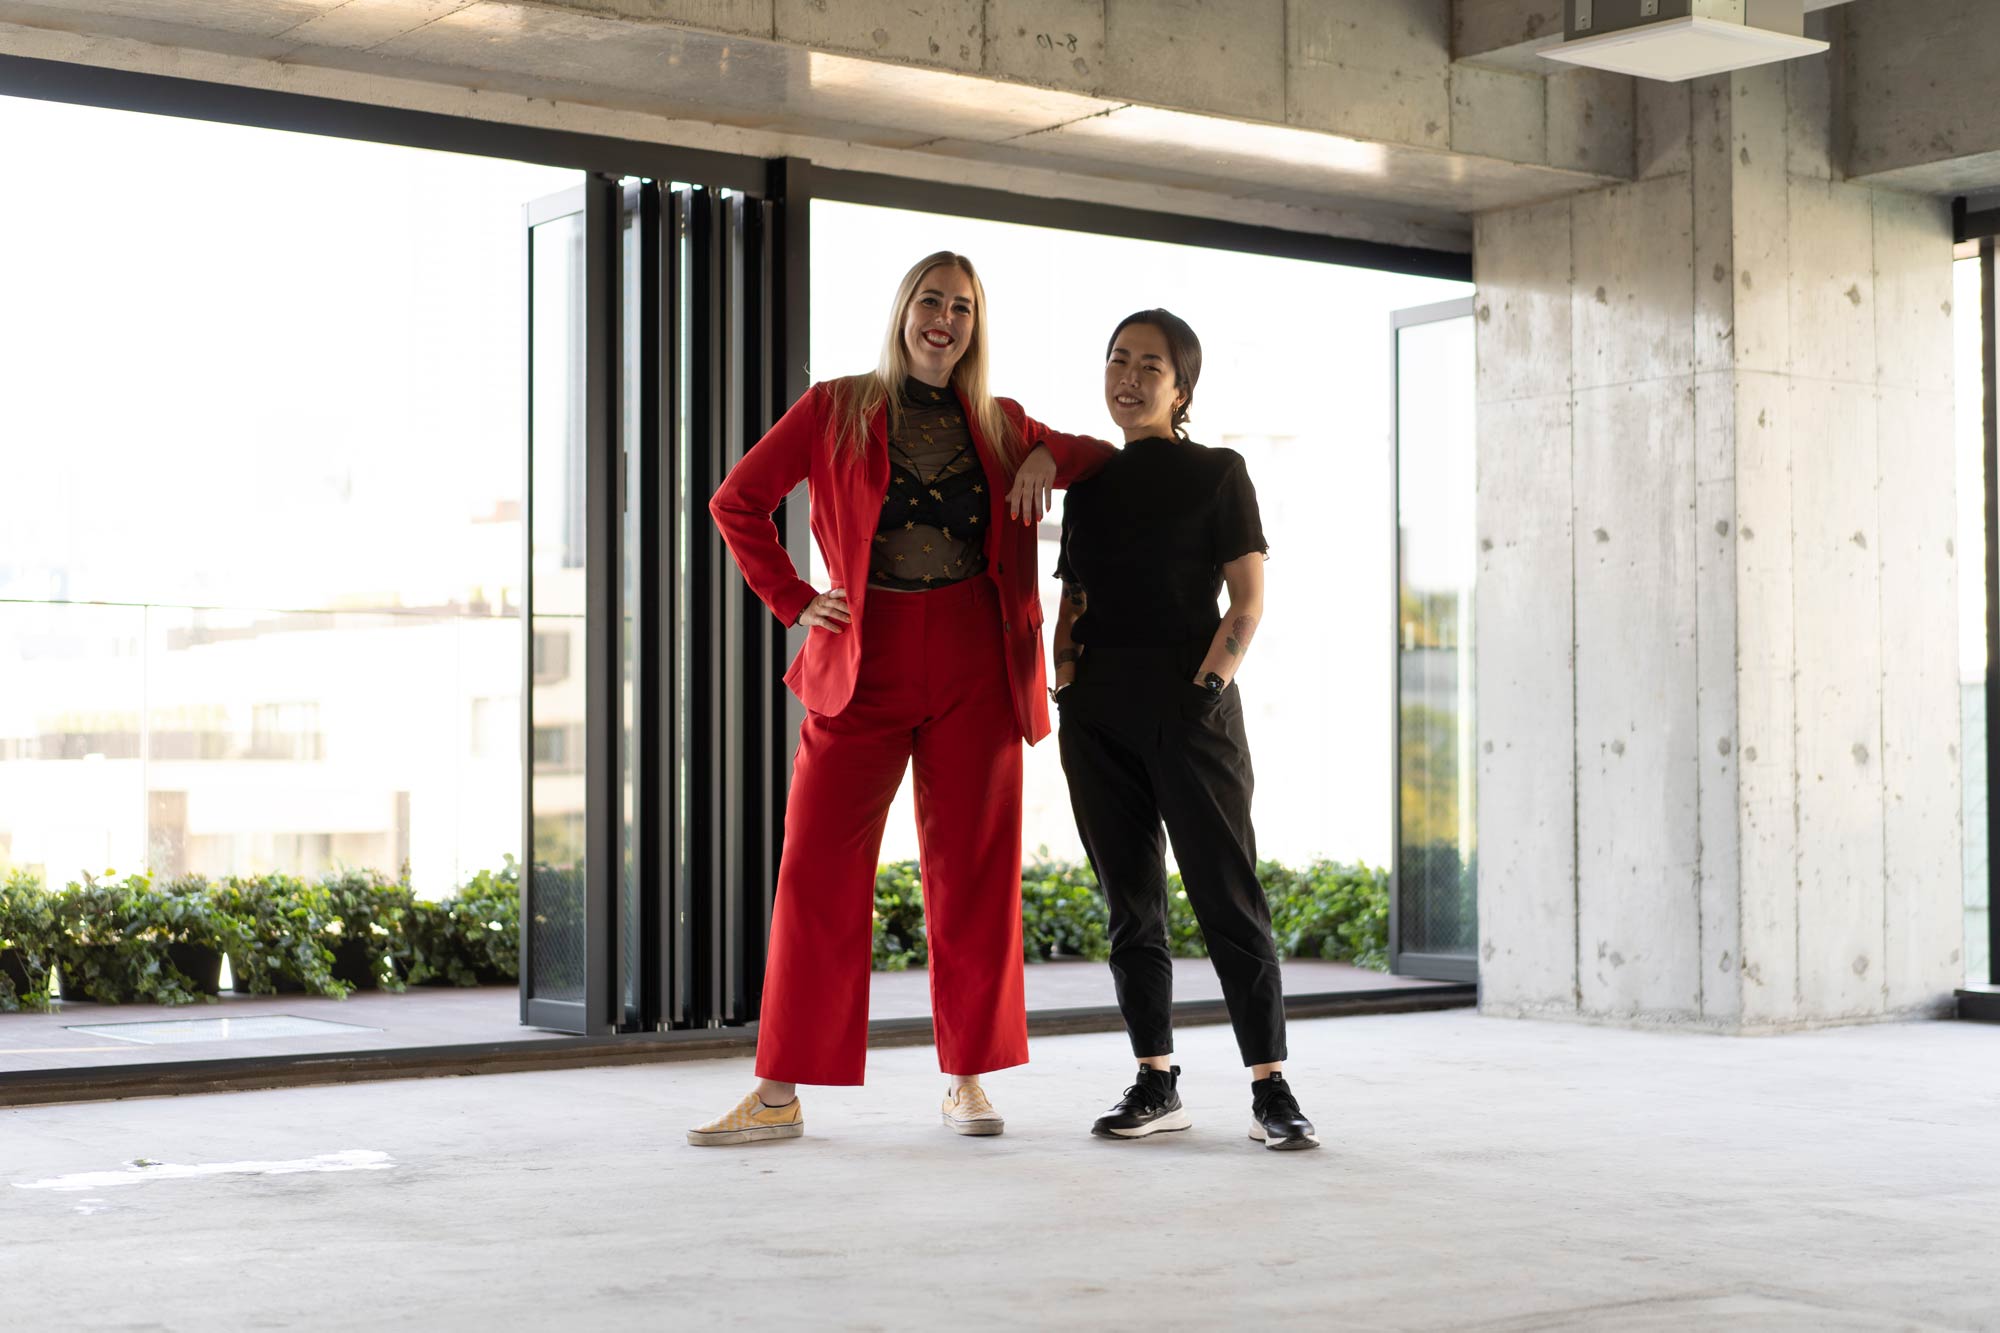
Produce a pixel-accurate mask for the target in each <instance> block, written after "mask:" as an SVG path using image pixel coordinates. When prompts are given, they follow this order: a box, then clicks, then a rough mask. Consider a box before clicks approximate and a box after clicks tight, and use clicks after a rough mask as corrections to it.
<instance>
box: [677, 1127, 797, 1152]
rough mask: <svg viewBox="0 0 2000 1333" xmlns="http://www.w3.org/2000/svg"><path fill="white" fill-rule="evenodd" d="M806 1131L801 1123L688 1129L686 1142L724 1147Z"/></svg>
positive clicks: (763, 1140)
mask: <svg viewBox="0 0 2000 1333" xmlns="http://www.w3.org/2000/svg"><path fill="white" fill-rule="evenodd" d="M805 1132H806V1127H805V1125H804V1124H803V1123H800V1124H796V1125H760V1126H758V1127H757V1128H756V1129H722V1130H700V1129H691V1130H689V1131H688V1143H689V1144H691V1145H692V1146H694V1147H696V1148H726V1147H728V1146H729V1145H730V1144H732V1143H763V1142H765V1141H767V1140H770V1139H795V1138H798V1137H799V1136H800V1135H802V1134H804V1133H805Z"/></svg>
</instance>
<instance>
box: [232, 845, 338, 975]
mask: <svg viewBox="0 0 2000 1333" xmlns="http://www.w3.org/2000/svg"><path fill="white" fill-rule="evenodd" d="M209 893H210V898H211V901H213V902H214V903H215V905H216V906H217V908H218V909H219V910H220V911H221V912H222V913H223V914H224V915H226V916H228V917H230V918H232V919H234V920H235V921H236V922H238V923H239V924H240V926H241V927H242V934H241V938H240V940H239V943H238V944H237V946H236V947H234V948H232V949H231V950H230V951H229V962H230V970H231V972H232V974H233V975H234V977H235V983H236V989H237V990H238V991H241V992H244V993H246V994H257V995H274V994H278V993H281V992H286V991H292V992H298V991H304V992H308V993H310V994H313V995H331V996H333V997H334V998H336V999H338V998H341V997H343V996H345V995H346V994H347V992H348V991H349V990H350V989H352V987H351V986H350V985H348V984H347V983H346V982H344V981H342V980H340V979H339V978H337V977H335V976H334V971H333V967H334V955H333V951H332V949H331V948H330V947H329V944H328V940H329V938H330V936H329V927H330V923H331V922H332V920H333V919H334V918H333V911H332V906H331V898H330V896H329V895H328V894H327V893H326V891H325V890H324V889H322V888H320V887H319V886H317V885H312V884H307V883H305V882H304V881H303V880H300V879H297V878H295V877H293V876H291V875H259V876H256V877H254V878H249V879H243V878H237V877H234V876H232V877H231V878H229V879H226V880H223V881H222V882H220V883H218V884H214V885H212V886H211V887H210V890H209ZM333 938H337V937H333Z"/></svg>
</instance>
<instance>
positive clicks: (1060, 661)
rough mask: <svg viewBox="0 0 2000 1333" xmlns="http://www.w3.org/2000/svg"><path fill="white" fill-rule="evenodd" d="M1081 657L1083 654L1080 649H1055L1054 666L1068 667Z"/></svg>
mask: <svg viewBox="0 0 2000 1333" xmlns="http://www.w3.org/2000/svg"><path fill="white" fill-rule="evenodd" d="M1082 656H1083V652H1082V650H1080V649H1077V648H1058V649H1056V665H1057V666H1068V665H1069V664H1070V663H1071V662H1074V661H1076V659H1077V658H1079V657H1082Z"/></svg>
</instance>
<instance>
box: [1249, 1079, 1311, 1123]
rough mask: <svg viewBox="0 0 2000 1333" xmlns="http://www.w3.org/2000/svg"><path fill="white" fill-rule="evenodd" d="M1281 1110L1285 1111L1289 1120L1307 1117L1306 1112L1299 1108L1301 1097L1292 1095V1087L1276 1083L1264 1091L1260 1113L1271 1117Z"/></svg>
mask: <svg viewBox="0 0 2000 1333" xmlns="http://www.w3.org/2000/svg"><path fill="white" fill-rule="evenodd" d="M1279 1112H1282V1113H1284V1116H1285V1118H1286V1119H1289V1120H1303V1119H1305V1118H1306V1116H1305V1112H1304V1111H1301V1110H1300V1109H1299V1099H1298V1098H1297V1097H1294V1096H1293V1095H1292V1090H1291V1088H1290V1087H1288V1086H1287V1085H1285V1084H1283V1083H1274V1084H1272V1085H1271V1087H1270V1088H1269V1090H1267V1091H1266V1092H1265V1093H1264V1097H1263V1106H1262V1107H1261V1109H1260V1110H1259V1114H1260V1115H1262V1116H1265V1117H1270V1116H1272V1115H1274V1114H1276V1113H1279Z"/></svg>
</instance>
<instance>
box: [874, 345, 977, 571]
mask: <svg viewBox="0 0 2000 1333" xmlns="http://www.w3.org/2000/svg"><path fill="white" fill-rule="evenodd" d="M900 407H901V411H900V412H899V413H895V414H892V420H891V421H890V425H889V489H888V492H887V494H885V495H884V496H883V497H882V517H881V520H880V524H879V526H878V528H877V530H876V533H875V540H874V542H873V543H872V544H871V545H870V546H869V552H868V554H869V560H868V582H869V585H870V586H871V587H876V588H893V589H895V590H897V591H899V592H921V591H923V590H924V589H926V588H942V587H944V586H945V585H947V584H951V583H957V582H959V581H961V580H963V579H968V578H971V577H973V576H974V575H976V574H983V573H985V572H986V545H985V536H986V528H987V526H988V525H987V523H986V521H985V519H986V509H987V503H986V502H987V495H986V473H985V470H984V469H983V468H981V467H980V465H979V453H978V451H977V450H976V449H974V448H973V445H972V432H971V430H970V429H969V428H968V427H967V426H966V424H965V415H964V412H963V410H962V409H961V408H960V407H959V404H958V395H957V394H955V393H953V392H952V391H951V390H950V389H933V388H932V387H931V386H930V385H928V384H925V383H923V382H922V381H920V380H915V379H912V380H908V381H906V382H905V383H904V385H903V394H902V402H901V404H900ZM895 418H900V419H895Z"/></svg>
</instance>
